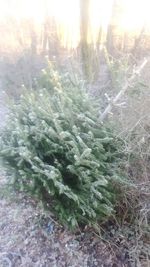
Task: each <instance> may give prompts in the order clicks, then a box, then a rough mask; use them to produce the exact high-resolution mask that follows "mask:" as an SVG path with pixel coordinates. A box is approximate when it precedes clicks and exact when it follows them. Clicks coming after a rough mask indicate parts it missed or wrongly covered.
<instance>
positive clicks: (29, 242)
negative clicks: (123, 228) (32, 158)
mask: <svg viewBox="0 0 150 267" xmlns="http://www.w3.org/2000/svg"><path fill="white" fill-rule="evenodd" d="M116 244H117V243H116ZM116 244H114V245H113V242H110V241H109V239H108V240H104V239H103V238H101V237H100V236H98V235H96V234H95V233H94V231H93V230H92V229H88V228H87V229H84V230H83V231H82V232H80V231H78V232H76V233H71V232H69V231H68V230H66V229H64V228H63V227H61V226H60V225H59V224H58V223H57V222H54V221H53V219H52V218H51V215H50V214H48V213H45V212H44V211H43V209H42V208H41V207H40V206H39V205H38V203H37V202H36V201H35V200H33V199H32V198H30V197H27V196H25V195H24V194H22V193H18V192H15V191H13V190H12V189H11V188H9V187H8V181H7V179H6V177H5V175H1V177H0V267H7V266H9V267H34V266H35V267H79V266H80V267H95V266H98V267H127V266H140V265H132V264H131V263H130V260H129V257H128V252H127V249H126V248H125V246H124V245H123V244H122V245H121V246H120V245H118V246H117V245H116ZM143 264H144V263H143ZM141 266H142V267H144V265H141ZM145 266H148V265H145Z"/></svg>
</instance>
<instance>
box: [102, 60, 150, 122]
mask: <svg viewBox="0 0 150 267" xmlns="http://www.w3.org/2000/svg"><path fill="white" fill-rule="evenodd" d="M147 61H148V60H147V59H144V61H143V63H142V64H141V65H140V66H139V67H138V68H137V69H136V70H134V72H133V74H132V76H131V77H130V78H129V79H128V80H127V81H126V83H125V84H124V86H123V87H122V89H121V91H120V92H119V93H118V94H117V95H116V97H115V98H114V99H113V100H111V101H110V103H109V104H108V106H107V107H106V109H105V110H104V112H103V113H102V114H101V116H100V121H101V122H103V121H104V120H105V119H106V118H107V116H108V114H109V113H110V112H111V110H112V108H113V106H115V105H117V102H118V100H119V99H120V98H121V97H122V96H123V95H124V93H125V92H126V91H127V89H128V88H129V87H130V83H131V82H132V81H133V80H134V79H135V77H136V76H137V75H139V74H140V72H141V71H142V69H143V68H144V67H145V65H146V63H147ZM118 105H119V104H118ZM120 105H121V104H120Z"/></svg>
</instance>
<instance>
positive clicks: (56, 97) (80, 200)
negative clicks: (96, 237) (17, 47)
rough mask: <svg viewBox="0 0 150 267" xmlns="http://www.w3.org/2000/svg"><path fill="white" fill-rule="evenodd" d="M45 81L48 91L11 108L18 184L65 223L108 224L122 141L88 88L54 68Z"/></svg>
mask: <svg viewBox="0 0 150 267" xmlns="http://www.w3.org/2000/svg"><path fill="white" fill-rule="evenodd" d="M41 81H42V86H45V87H46V88H43V89H39V90H37V91H30V92H27V93H26V94H25V95H24V96H22V97H21V99H20V101H19V103H18V104H15V105H14V106H13V108H12V110H11V113H10V115H9V120H8V122H7V126H6V127H5V129H4V131H3V133H2V135H1V158H2V159H3V164H4V165H5V167H6V168H7V170H9V173H11V176H13V177H14V185H17V186H18V187H19V188H20V189H21V190H25V191H29V192H31V193H32V194H35V195H37V196H38V197H40V198H41V199H42V200H43V201H46V202H47V203H49V204H50V206H51V209H52V210H53V211H54V212H55V214H56V215H57V217H59V219H60V221H61V222H62V223H67V224H68V225H70V226H72V227H75V226H77V225H78V224H79V223H87V222H91V223H92V222H95V221H96V220H103V219H104V218H106V217H108V216H110V215H112V214H113V212H114V209H113V204H114V203H115V197H116V191H115V188H114V186H113V177H114V176H115V175H118V174H117V172H118V162H119V157H120V153H119V147H120V141H119V140H117V138H115V137H114V136H113V133H112V130H111V129H109V128H108V127H106V126H104V125H102V124H100V123H99V118H98V117H99V116H98V106H97V104H96V103H95V102H94V101H93V100H92V99H90V98H89V97H88V95H87V94H86V92H85V91H84V89H81V87H80V86H75V85H73V83H72V84H71V83H70V82H69V81H68V78H67V77H63V78H62V77H59V75H58V73H57V72H55V71H54V70H52V68H51V67H50V68H48V69H47V70H44V71H43V76H42V80H41ZM39 84H41V82H40V83H39Z"/></svg>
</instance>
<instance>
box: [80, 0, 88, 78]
mask: <svg viewBox="0 0 150 267" xmlns="http://www.w3.org/2000/svg"><path fill="white" fill-rule="evenodd" d="M89 6H90V0H80V48H81V58H82V66H83V73H84V75H85V77H86V78H89V76H90V62H89V57H90V51H89V44H88V34H89V24H90V16H89Z"/></svg>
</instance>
